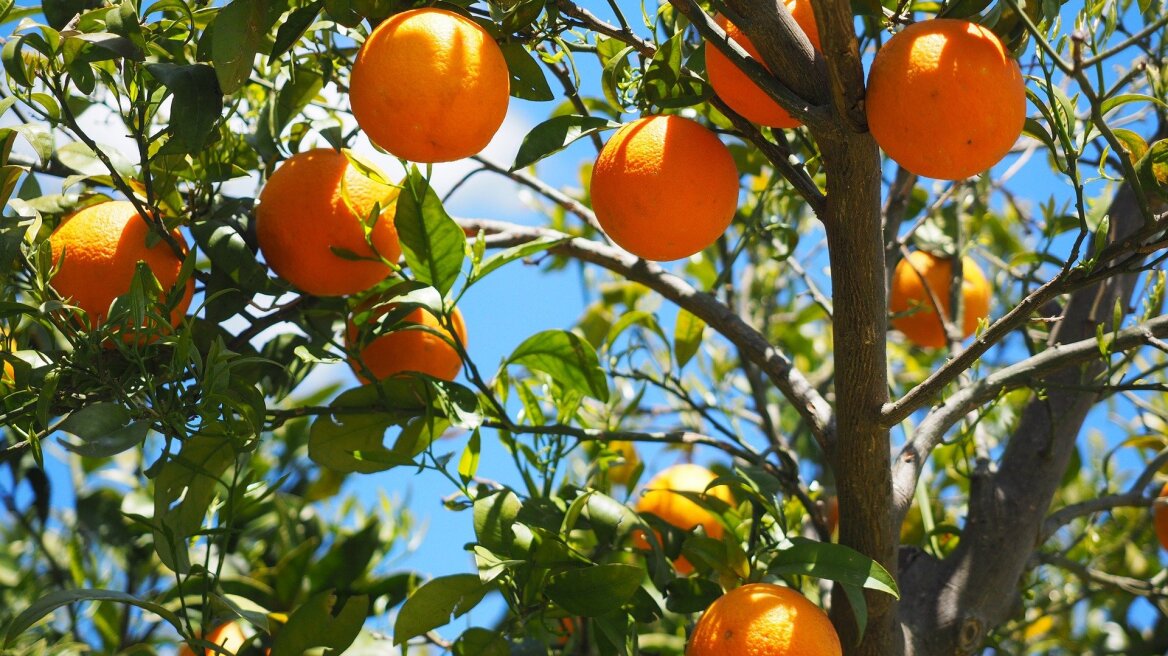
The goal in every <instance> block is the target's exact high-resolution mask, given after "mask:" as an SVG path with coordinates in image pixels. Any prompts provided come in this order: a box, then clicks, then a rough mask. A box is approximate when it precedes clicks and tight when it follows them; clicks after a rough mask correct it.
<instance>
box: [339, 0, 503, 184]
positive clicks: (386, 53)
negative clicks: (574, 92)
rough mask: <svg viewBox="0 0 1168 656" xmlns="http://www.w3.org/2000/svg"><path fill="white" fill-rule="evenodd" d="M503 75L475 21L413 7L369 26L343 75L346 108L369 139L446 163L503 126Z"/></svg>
mask: <svg viewBox="0 0 1168 656" xmlns="http://www.w3.org/2000/svg"><path fill="white" fill-rule="evenodd" d="M510 93H511V75H510V73H509V72H508V70H507V62H506V60H505V59H503V51H502V50H500V49H499V45H498V44H497V43H495V40H494V39H493V38H491V35H490V34H488V33H487V31H486V30H484V29H483V28H482V27H480V26H479V25H478V24H477V23H475V22H474V21H472V20H470V19H469V18H465V17H463V16H461V15H459V14H456V13H454V12H451V11H446V10H444V9H414V10H411V11H405V12H402V13H400V14H396V15H394V16H391V17H390V18H388V19H387V20H386V21H385V22H383V23H381V24H380V25H378V26H377V29H375V30H373V32H372V33H371V34H370V35H369V38H368V39H366V40H365V44H364V45H363V46H361V50H360V51H359V52H358V53H357V59H356V61H355V62H353V73H352V75H351V76H350V77H349V103H350V105H351V107H352V109H353V117H354V118H356V119H357V124H358V125H360V126H361V129H362V130H364V131H365V134H367V135H369V140H370V141H372V142H373V143H375V144H377V145H378V146H381V147H382V148H384V149H385V150H387V151H389V152H390V153H392V154H393V155H396V156H398V157H401V158H403V159H408V160H411V161H414V162H449V161H452V160H456V159H462V158H464V157H470V156H471V155H474V154H476V153H478V152H479V151H480V150H482V149H483V148H485V147H486V145H487V144H488V143H489V142H490V141H491V137H493V136H494V135H495V132H497V131H498V130H499V126H500V125H502V124H503V119H504V118H505V117H506V115H507V101H508V99H509V97H510Z"/></svg>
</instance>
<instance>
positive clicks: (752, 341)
mask: <svg viewBox="0 0 1168 656" xmlns="http://www.w3.org/2000/svg"><path fill="white" fill-rule="evenodd" d="M459 225H461V226H462V227H463V229H464V230H468V231H471V232H477V231H479V230H482V231H483V232H484V233H485V234H486V235H488V239H487V245H488V246H490V247H492V248H505V247H510V246H517V245H520V244H525V243H528V242H530V241H534V240H536V239H546V238H551V239H564V240H565V241H563V243H561V244H559V245H557V246H555V247H554V248H552V249H551V250H552V252H554V253H558V254H561V255H565V256H568V257H572V258H575V259H578V260H581V261H584V262H589V263H592V264H595V265H597V266H600V267H602V268H605V269H608V270H609V271H612V272H614V273H617V274H619V275H621V276H624V277H625V278H628V279H629V280H633V281H635V282H639V283H641V284H643V285H645V286H646V287H648V288H650V289H652V290H653V291H655V292H657V293H659V294H661V295H662V296H664V297H665V298H666V299H668V300H669V301H671V302H673V303H675V304H677V305H678V306H680V307H682V308H685V309H686V310H689V311H690V312H692V313H693V314H694V315H695V316H697V317H698V318H700V319H701V320H702V321H704V322H706V324H707V325H709V326H710V327H711V328H713V329H714V330H716V331H718V332H719V333H721V334H722V335H723V336H724V337H725V338H726V339H727V340H729V341H730V342H731V343H733V344H734V345H735V346H736V347H738V348H739V349H741V351H742V353H743V354H744V355H745V356H746V357H747V358H748V359H749V361H750V362H752V363H753V364H755V365H756V366H758V367H759V368H760V369H761V370H762V371H763V372H764V373H766V375H767V377H768V378H770V380H771V382H772V383H774V384H775V386H776V387H778V388H779V391H780V392H782V394H783V396H785V397H786V398H787V400H788V401H790V402H791V404H792V406H794V408H795V410H796V411H797V412H798V413H799V415H800V416H801V417H802V418H803V419H804V421H806V422H807V425H808V426H809V427H810V429H811V432H812V434H813V435H814V436H815V438H816V440H818V441H819V444H820V446H821V447H822V448H823V449H824V450H825V451H830V449H831V446H832V444H833V442H834V429H833V426H832V409H831V406H830V405H828V403H827V401H826V400H825V399H824V398H823V397H822V396H820V394H819V392H817V391H816V390H815V388H814V387H812V386H811V384H810V383H809V382H808V381H807V379H806V378H805V377H804V376H803V374H802V372H800V371H799V370H798V369H796V368H795V367H794V365H793V364H792V363H791V361H790V359H788V358H787V356H785V355H783V354H782V353H780V352H779V351H778V350H777V349H775V348H774V347H773V346H771V345H770V343H769V342H767V340H766V338H765V337H763V336H762V335H761V334H760V333H759V332H758V331H757V330H755V329H754V328H753V327H751V326H750V325H749V324H747V323H746V322H744V321H743V320H742V319H741V318H740V317H739V316H738V315H736V314H735V313H734V312H733V311H732V310H731V309H730V308H728V307H726V306H725V305H724V304H722V303H721V302H719V301H718V300H717V299H716V298H714V297H713V296H711V295H709V294H706V293H704V292H700V291H698V290H696V289H694V288H693V287H692V286H691V285H690V284H689V283H688V282H686V281H685V280H683V279H682V278H679V277H677V276H675V275H673V274H671V273H669V272H668V271H665V270H664V269H662V268H661V267H660V266H658V265H657V264H656V263H653V262H649V261H646V260H642V259H640V258H638V257H636V256H634V255H630V254H629V253H626V252H624V251H622V250H620V249H618V248H615V247H612V246H606V245H604V244H600V243H598V242H595V241H591V240H588V239H581V238H573V237H569V236H568V235H565V234H564V233H561V232H557V231H555V230H549V229H546V228H533V227H527V226H520V225H515V224H512V223H507V222H504V221H490V220H483V219H460V220H459Z"/></svg>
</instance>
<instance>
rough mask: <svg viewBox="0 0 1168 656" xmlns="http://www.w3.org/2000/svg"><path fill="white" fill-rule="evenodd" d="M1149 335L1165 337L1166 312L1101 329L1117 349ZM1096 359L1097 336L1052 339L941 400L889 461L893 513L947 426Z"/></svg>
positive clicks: (903, 506) (905, 501)
mask: <svg viewBox="0 0 1168 656" xmlns="http://www.w3.org/2000/svg"><path fill="white" fill-rule="evenodd" d="M1149 334H1151V335H1152V336H1153V337H1165V336H1168V315H1165V316H1160V317H1156V318H1155V319H1152V320H1151V321H1148V322H1147V323H1145V324H1142V325H1139V326H1134V327H1132V328H1126V329H1124V330H1121V331H1119V332H1114V333H1107V334H1106V335H1105V336H1104V337H1105V339H1107V340H1108V341H1109V342H1110V344H1111V346H1110V348H1111V350H1112V351H1113V352H1121V351H1129V350H1132V349H1137V348H1140V347H1143V346H1147V345H1148V335H1149ZM1099 358H1100V355H1099V340H1098V339H1096V338H1094V337H1091V338H1087V339H1083V340H1080V341H1078V342H1073V343H1070V344H1055V345H1053V346H1051V347H1050V348H1047V349H1046V350H1044V351H1042V352H1041V353H1038V354H1036V355H1033V356H1031V357H1029V358H1026V359H1025V360H1022V361H1020V362H1016V363H1014V364H1012V365H1010V366H1008V367H1004V368H1002V369H999V370H997V371H995V372H993V373H991V374H990V375H988V376H986V377H985V378H982V379H980V380H977V381H974V382H973V383H971V384H969V385H965V386H963V387H962V388H961V389H959V390H958V391H957V392H955V393H954V394H953V395H952V396H951V397H949V398H948V399H946V400H945V403H944V404H943V405H941V406H940V407H938V408H936V409H934V410H933V411H932V412H930V413H929V415H928V416H927V417H926V418H925V419H924V420H923V421H922V422H921V423H920V425H919V426H918V427H917V429H916V431H915V432H914V433H913V436H912V439H910V440H909V441H908V443H907V444H905V445H904V447H902V448H901V450H900V452H899V454H898V455H897V458H896V461H895V463H894V464H893V474H892V477H893V484H894V486H895V490H896V492H895V501H896V517H898V518H903V517H904V514H905V513H906V512H908V509H909V507H910V506H912V501H913V499H912V497H913V491H914V490H915V489H916V480H917V478H918V477H919V476H920V473H921V470H922V469H923V467H924V463H925V462H926V461H927V460H928V457H929V454H930V453H931V452H932V450H933V448H935V447H936V446H937V445H938V444H939V443H940V442H941V440H942V439H943V438H944V437H945V433H946V432H947V431H948V430H949V428H951V427H952V426H953V425H954V424H955V423H957V422H958V421H960V420H961V418H962V417H964V416H965V415H966V414H968V413H969V412H970V411H972V410H974V409H976V408H978V407H980V406H981V405H983V404H984V403H986V402H988V401H991V400H992V399H994V398H996V397H998V396H999V395H1000V394H1002V393H1003V392H1007V391H1010V390H1013V389H1018V388H1021V387H1027V386H1030V385H1034V384H1040V383H1041V381H1042V380H1043V379H1044V378H1045V377H1046V376H1049V375H1050V374H1051V373H1053V372H1055V371H1058V370H1060V369H1063V368H1066V367H1072V366H1076V365H1079V364H1083V363H1087V362H1095V361H1098V360H1099Z"/></svg>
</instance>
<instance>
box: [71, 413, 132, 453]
mask: <svg viewBox="0 0 1168 656" xmlns="http://www.w3.org/2000/svg"><path fill="white" fill-rule="evenodd" d="M150 426H151V422H149V421H145V420H143V421H134V422H131V423H129V424H127V425H125V426H122V427H121V428H116V429H114V430H112V431H109V432H108V433H104V434H102V435H98V436H95V437H91V438H88V439H86V440H85V442H83V443H81V444H77V443H74V442H66V441H65V440H61V446H63V447H65V448H66V449H68V450H69V451H72V452H73V453H76V454H77V455H81V456H85V457H87V458H109V457H110V456H116V455H117V454H119V453H121V452H123V451H126V450H129V449H132V448H134V447H135V446H137V445H139V444H141V443H142V442H143V440H145V439H146V436H147V435H148V434H149V433H150Z"/></svg>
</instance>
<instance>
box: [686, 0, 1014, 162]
mask: <svg viewBox="0 0 1168 656" xmlns="http://www.w3.org/2000/svg"><path fill="white" fill-rule="evenodd" d="M786 6H787V9H788V10H789V11H790V13H791V16H792V18H794V20H795V23H796V24H798V26H799V27H800V28H801V29H802V30H803V31H804V33H805V34H806V36H807V39H808V41H810V42H811V45H812V46H813V47H814V48H815V49H816V50H818V49H819V47H820V44H819V32H818V29H817V28H816V24H815V16H814V15H813V13H812V11H811V3H810V2H809V1H808V0H787V2H786ZM718 23H719V24H720V25H721V26H722V27H723V28H724V29H725V30H726V35H727V37H728V38H729V39H731V40H733V41H735V42H737V43H738V44H739V45H741V46H742V48H743V49H744V50H746V51H747V52H748V53H750V55H751V56H752V57H754V58H755V59H759V58H760V57H759V52H758V49H757V48H755V46H754V44H753V43H751V42H750V40H749V39H748V38H746V37H745V36H744V35H743V34H742V31H741V30H740V29H738V27H737V26H735V25H734V24H733V23H730V22H729V21H726V20H725V19H724V18H720V19H719V20H718ZM706 71H707V73H708V75H709V78H710V86H712V87H713V88H714V91H715V92H716V93H717V94H718V96H719V97H721V98H722V100H724V101H725V102H726V104H727V105H729V106H730V107H731V108H732V109H734V111H736V112H738V113H739V114H741V115H742V116H743V117H745V118H746V119H748V120H750V121H752V122H754V123H758V124H760V125H766V126H770V127H774V128H793V127H798V126H799V121H797V120H796V119H794V118H793V117H791V115H790V114H789V113H787V112H786V110H784V109H783V108H782V107H780V106H779V104H778V103H776V102H775V101H774V100H773V99H771V98H770V96H768V95H767V94H766V93H765V92H763V91H762V89H760V88H759V87H758V86H756V85H755V84H754V83H753V82H752V81H751V80H750V79H749V78H748V77H747V76H746V74H745V73H743V72H742V71H741V70H739V69H738V68H737V67H736V66H734V64H733V63H731V62H730V60H729V59H728V58H727V57H726V56H725V55H723V54H722V53H721V51H719V50H718V49H717V48H714V47H713V46H710V45H707V46H706ZM865 103H866V111H867V116H868V127H869V129H870V130H871V131H872V136H873V137H874V138H875V139H876V142H877V143H878V144H879V145H880V147H881V148H883V149H884V151H885V152H886V153H888V155H889V157H891V158H892V159H894V160H896V161H897V162H898V163H899V164H900V165H901V166H903V167H904V168H906V169H908V170H909V171H911V172H913V173H916V174H918V175H923V176H925V177H930V178H938V179H943V180H959V179H961V178H966V177H969V176H971V175H974V174H977V173H980V172H982V171H985V170H986V169H988V168H990V167H991V166H993V165H994V164H996V163H997V162H998V161H1000V160H1001V159H1002V158H1003V157H1005V155H1006V154H1007V153H1008V152H1009V150H1010V148H1011V147H1012V146H1013V145H1014V142H1015V141H1016V140H1017V139H1018V137H1019V135H1021V134H1022V128H1023V125H1024V124H1025V122H1026V85H1025V82H1024V80H1023V79H1022V72H1021V69H1019V67H1018V63H1017V62H1016V61H1015V60H1014V59H1013V58H1012V57H1011V56H1010V53H1009V52H1008V51H1007V50H1006V47H1005V46H1004V45H1003V44H1002V42H1001V41H1000V40H999V39H998V38H997V36H995V35H994V33H993V32H991V31H990V30H988V29H986V28H984V27H982V26H980V25H977V24H975V23H971V22H968V21H964V20H955V19H946V18H938V19H933V20H926V21H921V22H919V23H914V24H912V25H909V26H908V27H906V28H904V29H903V30H901V31H900V32H897V33H896V35H895V36H893V37H892V38H891V39H889V40H888V42H887V43H885V44H884V46H883V47H881V48H880V49H879V50H878V51H877V52H876V57H875V58H874V59H873V60H872V66H871V69H870V70H869V73H868V89H867V94H866V98H865ZM922 117H923V120H922Z"/></svg>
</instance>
